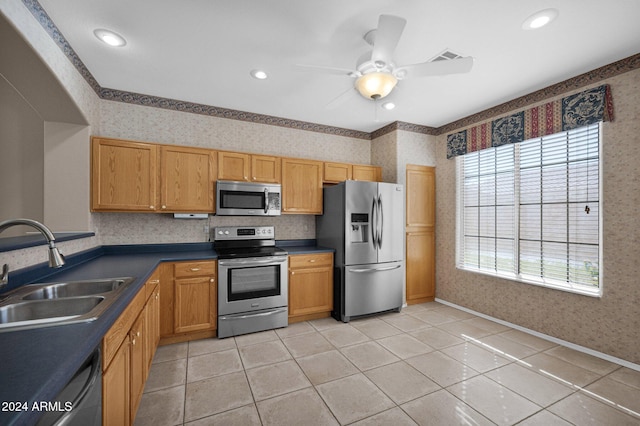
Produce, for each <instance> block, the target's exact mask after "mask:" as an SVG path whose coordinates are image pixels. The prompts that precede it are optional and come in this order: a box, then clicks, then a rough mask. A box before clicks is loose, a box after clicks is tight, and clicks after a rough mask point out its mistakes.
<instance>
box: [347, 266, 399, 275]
mask: <svg viewBox="0 0 640 426" xmlns="http://www.w3.org/2000/svg"><path fill="white" fill-rule="evenodd" d="M401 267H402V265H395V266H387V267H385V268H362V269H349V272H355V273H364V272H382V271H393V270H394V269H398V268H401Z"/></svg>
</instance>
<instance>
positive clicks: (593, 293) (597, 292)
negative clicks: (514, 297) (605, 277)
mask: <svg viewBox="0 0 640 426" xmlns="http://www.w3.org/2000/svg"><path fill="white" fill-rule="evenodd" d="M456 269H458V270H460V271H464V272H471V273H474V274H480V275H485V276H488V277H493V278H499V279H503V280H509V281H515V282H518V283H522V284H528V285H534V286H537V287H543V288H548V289H551V290H559V291H564V292H566V293H573V294H579V295H581V296H588V297H595V298H598V299H599V298H601V297H602V284H600V287H598V288H595V289H593V290H590V289H588V288H586V287H585V288H576V287H568V286H566V285H562V284H555V283H553V282H539V281H534V280H531V279H527V278H526V277H521V276H520V277H519V276H515V275H508V274H496V273H491V272H488V271H483V270H481V269H472V268H464V267H461V266H458V265H456Z"/></svg>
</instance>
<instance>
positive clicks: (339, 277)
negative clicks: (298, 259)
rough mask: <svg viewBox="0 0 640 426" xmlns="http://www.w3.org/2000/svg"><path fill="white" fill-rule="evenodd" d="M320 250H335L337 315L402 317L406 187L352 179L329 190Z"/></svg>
mask: <svg viewBox="0 0 640 426" xmlns="http://www.w3.org/2000/svg"><path fill="white" fill-rule="evenodd" d="M316 239H317V242H318V245H321V246H325V247H331V248H333V249H335V260H334V263H335V273H334V292H333V295H334V304H333V313H332V314H333V316H334V317H335V318H336V319H338V320H341V321H343V322H349V320H350V319H351V318H352V317H356V316H361V315H368V314H373V313H377V312H382V311H388V310H396V311H398V312H400V309H401V308H402V302H403V296H402V295H403V287H404V196H403V187H402V185H398V184H392V183H378V182H361V181H353V180H348V181H345V182H342V183H339V184H337V185H335V186H331V187H327V188H325V189H324V214H323V215H322V216H317V218H316Z"/></svg>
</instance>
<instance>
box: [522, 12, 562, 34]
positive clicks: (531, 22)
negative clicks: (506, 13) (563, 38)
mask: <svg viewBox="0 0 640 426" xmlns="http://www.w3.org/2000/svg"><path fill="white" fill-rule="evenodd" d="M557 17H558V10H557V9H545V10H541V11H540V12H536V13H534V14H533V15H531V16H529V17H528V18H527V19H525V20H524V22H523V23H522V29H523V30H537V29H538V28H542V27H544V26H545V25H547V24H550V23H551V22H552V21H553V20H554V19H556V18H557Z"/></svg>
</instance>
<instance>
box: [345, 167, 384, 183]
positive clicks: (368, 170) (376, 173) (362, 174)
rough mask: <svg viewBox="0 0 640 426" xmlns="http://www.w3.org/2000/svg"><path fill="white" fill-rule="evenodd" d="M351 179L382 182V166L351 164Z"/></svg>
mask: <svg viewBox="0 0 640 426" xmlns="http://www.w3.org/2000/svg"><path fill="white" fill-rule="evenodd" d="M352 179H353V180H366V181H371V182H382V168H380V167H378V166H365V165H361V164H354V165H353V178H352Z"/></svg>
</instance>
